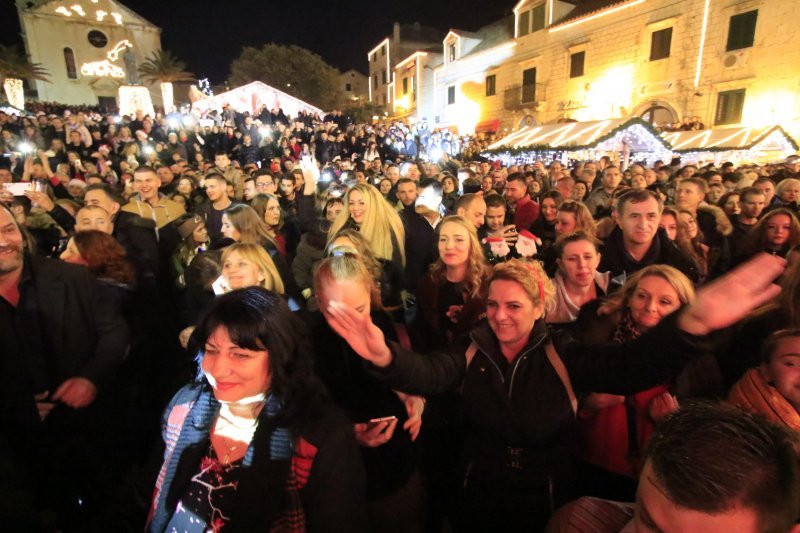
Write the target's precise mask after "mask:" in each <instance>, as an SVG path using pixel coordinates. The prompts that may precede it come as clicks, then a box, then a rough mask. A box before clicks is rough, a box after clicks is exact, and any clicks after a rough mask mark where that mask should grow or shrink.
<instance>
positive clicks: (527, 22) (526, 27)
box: [517, 11, 531, 37]
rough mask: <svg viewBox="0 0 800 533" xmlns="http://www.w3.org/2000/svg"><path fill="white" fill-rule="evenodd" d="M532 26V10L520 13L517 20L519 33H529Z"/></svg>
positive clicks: (519, 34)
mask: <svg viewBox="0 0 800 533" xmlns="http://www.w3.org/2000/svg"><path fill="white" fill-rule="evenodd" d="M530 27H531V12H530V11H525V12H523V13H520V14H519V18H518V20H517V35H518V36H520V37H522V36H523V35H528V34H529V33H530V32H531V31H530Z"/></svg>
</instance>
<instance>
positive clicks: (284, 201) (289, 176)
mask: <svg viewBox="0 0 800 533" xmlns="http://www.w3.org/2000/svg"><path fill="white" fill-rule="evenodd" d="M280 191H281V194H280V198H279V201H280V204H281V209H283V211H284V212H285V213H287V214H288V215H289V216H291V217H294V216H296V215H297V202H296V201H295V198H296V196H297V190H296V189H295V177H294V173H292V172H284V173H283V174H281V181H280Z"/></svg>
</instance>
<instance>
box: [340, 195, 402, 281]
mask: <svg viewBox="0 0 800 533" xmlns="http://www.w3.org/2000/svg"><path fill="white" fill-rule="evenodd" d="M344 205H345V209H344V210H343V211H342V212H341V213H339V216H338V217H336V220H334V221H333V224H331V227H330V229H329V230H328V240H331V239H333V238H334V237H335V236H336V235H337V234H338V233H339V231H341V230H343V229H356V230H358V231H359V233H361V234H362V235H363V236H364V237H366V239H367V241H368V242H369V245H370V248H371V249H372V253H373V255H375V257H376V258H378V259H382V260H384V261H392V262H395V263H398V264H399V265H401V266H402V267H405V264H406V254H405V229H404V228H403V221H402V220H400V215H398V214H397V212H396V211H395V210H394V209H392V207H391V206H390V205H389V204H388V202H386V200H384V199H383V196H381V193H380V192H378V189H376V188H375V187H373V186H372V185H368V184H358V185H355V186H354V187H352V188H351V189H350V190H348V191H347V194H345V196H344Z"/></svg>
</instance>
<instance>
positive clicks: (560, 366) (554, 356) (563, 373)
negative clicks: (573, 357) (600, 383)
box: [544, 341, 578, 415]
mask: <svg viewBox="0 0 800 533" xmlns="http://www.w3.org/2000/svg"><path fill="white" fill-rule="evenodd" d="M544 353H546V354H547V360H548V361H550V364H551V365H552V367H553V369H554V370H555V371H556V374H558V378H559V379H560V380H561V383H563V384H564V388H565V389H567V396H569V403H570V405H571V406H572V412H573V413H574V414H576V415H577V414H578V399H577V398H576V397H575V391H574V390H572V382H571V381H570V379H569V374H568V373H567V367H565V366H564V362H563V361H562V360H561V357H560V356H559V355H558V352H556V348H555V346H553V343H552V342H551V341H548V342H547V344H545V345H544Z"/></svg>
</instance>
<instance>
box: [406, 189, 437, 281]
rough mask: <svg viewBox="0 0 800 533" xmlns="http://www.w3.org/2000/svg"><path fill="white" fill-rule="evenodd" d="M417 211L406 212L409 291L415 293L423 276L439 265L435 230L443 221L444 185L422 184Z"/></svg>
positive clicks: (416, 206)
mask: <svg viewBox="0 0 800 533" xmlns="http://www.w3.org/2000/svg"><path fill="white" fill-rule="evenodd" d="M420 185H421V193H420V195H419V197H418V198H417V199H416V202H415V208H414V211H411V210H410V209H403V211H402V212H401V218H402V219H403V225H404V226H405V229H406V242H405V250H406V289H407V290H408V291H409V292H414V291H415V290H416V289H417V284H418V283H419V281H420V279H421V278H422V276H424V275H425V273H426V272H427V271H428V268H429V267H430V266H431V264H433V262H434V261H436V257H437V253H438V252H437V247H436V226H437V225H438V224H439V222H441V220H442V213H441V208H442V185H441V183H439V182H438V181H436V180H434V179H430V180H428V181H427V182H423V183H421V184H420Z"/></svg>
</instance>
